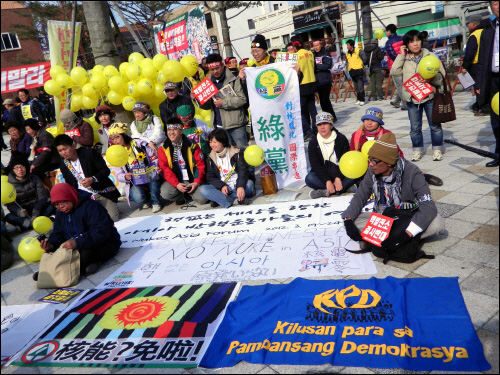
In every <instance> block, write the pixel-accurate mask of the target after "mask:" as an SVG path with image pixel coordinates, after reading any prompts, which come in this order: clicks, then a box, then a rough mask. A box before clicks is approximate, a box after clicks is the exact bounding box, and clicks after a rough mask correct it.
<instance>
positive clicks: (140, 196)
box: [130, 179, 160, 205]
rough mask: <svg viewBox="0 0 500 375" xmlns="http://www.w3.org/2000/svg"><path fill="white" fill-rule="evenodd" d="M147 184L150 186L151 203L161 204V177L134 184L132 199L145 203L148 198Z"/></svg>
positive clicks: (131, 193)
mask: <svg viewBox="0 0 500 375" xmlns="http://www.w3.org/2000/svg"><path fill="white" fill-rule="evenodd" d="M145 185H148V187H149V193H150V195H151V204H153V205H155V204H160V179H157V180H154V181H151V182H148V183H147V184H144V185H132V186H131V187H130V199H131V200H132V201H133V202H135V203H137V204H144V203H146V201H147V200H148V197H147V192H146V189H145V187H146V186H145Z"/></svg>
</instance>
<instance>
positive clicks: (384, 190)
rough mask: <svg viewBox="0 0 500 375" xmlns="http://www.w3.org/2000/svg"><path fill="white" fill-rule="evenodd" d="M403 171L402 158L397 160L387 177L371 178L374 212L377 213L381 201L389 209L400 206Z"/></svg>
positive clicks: (403, 163) (374, 176) (403, 162)
mask: <svg viewBox="0 0 500 375" xmlns="http://www.w3.org/2000/svg"><path fill="white" fill-rule="evenodd" d="M404 170H405V161H404V159H403V158H399V159H398V162H397V164H396V166H395V167H394V169H393V170H392V172H391V174H390V175H389V176H387V177H383V176H376V175H373V176H372V181H373V193H374V194H375V202H374V206H373V211H374V212H378V210H379V205H380V203H381V201H383V202H385V205H386V206H389V207H393V206H400V205H401V187H402V184H403V172H404Z"/></svg>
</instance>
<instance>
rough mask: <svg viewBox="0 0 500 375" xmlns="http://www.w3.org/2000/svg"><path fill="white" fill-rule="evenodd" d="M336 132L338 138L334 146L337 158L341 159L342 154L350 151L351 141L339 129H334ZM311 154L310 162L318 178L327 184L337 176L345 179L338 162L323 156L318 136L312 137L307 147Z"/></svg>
mask: <svg viewBox="0 0 500 375" xmlns="http://www.w3.org/2000/svg"><path fill="white" fill-rule="evenodd" d="M333 131H334V132H335V133H337V138H336V139H335V146H334V147H333V148H334V150H335V154H336V156H337V159H338V160H340V158H341V157H342V155H344V154H345V153H346V152H348V151H349V141H348V140H347V138H346V137H345V135H343V134H342V133H340V132H339V131H338V130H337V129H333ZM307 152H308V154H309V162H310V163H311V168H312V171H313V172H314V173H316V175H317V176H318V178H319V179H320V180H321V181H322V182H324V183H325V184H326V182H327V181H329V180H331V181H332V182H333V181H334V180H335V178H336V177H338V178H340V179H343V178H344V175H343V174H342V172H340V168H339V166H338V165H337V164H335V163H332V162H331V161H330V160H325V158H324V157H323V153H322V152H321V148H320V146H319V143H318V138H317V137H312V139H311V140H310V141H309V146H308V149H307Z"/></svg>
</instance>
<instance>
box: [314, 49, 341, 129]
mask: <svg viewBox="0 0 500 375" xmlns="http://www.w3.org/2000/svg"><path fill="white" fill-rule="evenodd" d="M313 49H314V51H313V55H314V75H315V76H316V81H317V82H318V86H317V91H318V96H319V104H320V105H321V110H322V111H323V112H328V113H329V114H331V115H332V116H333V122H336V121H337V116H336V115H335V112H334V110H333V106H332V102H331V101H330V91H331V89H332V83H333V79H332V73H331V72H330V70H331V69H332V66H333V59H332V58H331V56H330V53H329V52H328V51H326V50H325V48H324V47H323V41H322V40H318V39H317V40H315V41H314V42H313Z"/></svg>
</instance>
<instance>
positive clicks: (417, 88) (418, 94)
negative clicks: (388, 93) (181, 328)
mask: <svg viewBox="0 0 500 375" xmlns="http://www.w3.org/2000/svg"><path fill="white" fill-rule="evenodd" d="M422 79H423V78H422V76H421V75H420V74H418V73H417V74H415V75H414V76H413V77H411V78H410V79H409V80H408V81H406V82H405V83H403V86H404V88H405V89H406V90H408V92H409V93H410V94H411V95H412V96H413V97H414V98H415V99H417V100H418V101H419V102H420V101H422V99H424V98H426V97H428V96H429V94H430V93H431V92H433V91H434V88H433V87H432V86H431V85H430V84H428V83H425V82H424V83H422V82H421V81H422Z"/></svg>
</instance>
